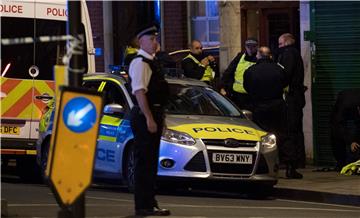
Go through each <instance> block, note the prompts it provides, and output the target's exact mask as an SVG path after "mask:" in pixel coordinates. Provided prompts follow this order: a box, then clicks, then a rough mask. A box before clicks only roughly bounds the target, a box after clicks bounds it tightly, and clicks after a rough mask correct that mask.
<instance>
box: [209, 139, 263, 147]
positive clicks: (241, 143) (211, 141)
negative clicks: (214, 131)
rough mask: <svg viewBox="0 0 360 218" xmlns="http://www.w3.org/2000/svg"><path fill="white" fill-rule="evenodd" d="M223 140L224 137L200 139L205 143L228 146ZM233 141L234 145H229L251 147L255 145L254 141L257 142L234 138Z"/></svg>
mask: <svg viewBox="0 0 360 218" xmlns="http://www.w3.org/2000/svg"><path fill="white" fill-rule="evenodd" d="M225 140H226V139H225ZM225 140H224V139H202V141H203V143H204V144H205V145H215V146H224V147H230V146H227V145H226V144H225ZM233 141H235V143H236V145H234V146H231V147H246V148H252V147H255V146H256V143H257V142H256V141H246V140H235V139H234V140H233Z"/></svg>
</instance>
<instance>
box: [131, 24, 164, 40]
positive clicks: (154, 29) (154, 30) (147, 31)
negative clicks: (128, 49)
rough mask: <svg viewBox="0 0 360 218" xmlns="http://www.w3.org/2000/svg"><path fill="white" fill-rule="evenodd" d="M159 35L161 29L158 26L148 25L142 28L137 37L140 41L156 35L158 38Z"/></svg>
mask: <svg viewBox="0 0 360 218" xmlns="http://www.w3.org/2000/svg"><path fill="white" fill-rule="evenodd" d="M158 34H159V29H158V26H157V25H156V24H151V25H146V26H143V27H141V28H140V29H139V30H138V31H137V33H136V37H137V38H138V39H140V38H141V37H142V36H144V35H155V36H157V35H158Z"/></svg>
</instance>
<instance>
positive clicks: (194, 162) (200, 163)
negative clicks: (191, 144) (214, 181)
mask: <svg viewBox="0 0 360 218" xmlns="http://www.w3.org/2000/svg"><path fill="white" fill-rule="evenodd" d="M184 169H185V170H188V171H195V172H206V166H205V158H204V153H203V152H202V151H199V152H198V153H197V154H196V155H195V156H194V157H193V158H191V160H190V161H189V162H188V163H187V164H186V165H185V167H184Z"/></svg>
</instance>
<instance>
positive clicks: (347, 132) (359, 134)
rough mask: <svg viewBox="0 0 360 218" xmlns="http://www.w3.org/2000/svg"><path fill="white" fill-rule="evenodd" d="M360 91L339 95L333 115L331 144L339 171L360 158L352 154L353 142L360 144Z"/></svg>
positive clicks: (349, 90)
mask: <svg viewBox="0 0 360 218" xmlns="http://www.w3.org/2000/svg"><path fill="white" fill-rule="evenodd" d="M359 107H360V89H346V90H343V91H341V92H340V93H339V94H338V97H337V99H336V102H335V105H334V108H333V111H332V113H331V119H330V121H331V122H330V124H331V144H332V149H333V154H334V157H335V159H336V161H337V169H338V170H341V168H342V167H344V166H345V165H346V164H348V163H350V162H353V161H355V160H357V159H359V158H360V151H358V152H354V153H353V152H351V151H350V145H351V143H352V142H357V143H360V114H359V113H360V111H359Z"/></svg>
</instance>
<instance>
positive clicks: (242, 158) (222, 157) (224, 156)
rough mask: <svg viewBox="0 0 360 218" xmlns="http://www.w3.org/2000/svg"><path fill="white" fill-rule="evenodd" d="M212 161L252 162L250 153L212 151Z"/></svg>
mask: <svg viewBox="0 0 360 218" xmlns="http://www.w3.org/2000/svg"><path fill="white" fill-rule="evenodd" d="M212 161H213V162H214V163H229V164H252V155H251V154H231V153H213V155H212Z"/></svg>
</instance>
